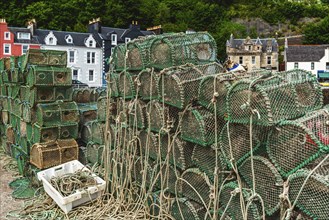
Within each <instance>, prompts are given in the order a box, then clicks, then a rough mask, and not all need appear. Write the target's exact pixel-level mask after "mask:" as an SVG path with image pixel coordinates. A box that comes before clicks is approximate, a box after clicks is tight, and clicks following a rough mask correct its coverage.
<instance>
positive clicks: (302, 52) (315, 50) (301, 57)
mask: <svg viewBox="0 0 329 220" xmlns="http://www.w3.org/2000/svg"><path fill="white" fill-rule="evenodd" d="M326 48H329V44H325V45H294V46H289V47H288V48H286V59H287V62H318V61H320V59H321V58H322V57H323V56H324V51H325V49H326Z"/></svg>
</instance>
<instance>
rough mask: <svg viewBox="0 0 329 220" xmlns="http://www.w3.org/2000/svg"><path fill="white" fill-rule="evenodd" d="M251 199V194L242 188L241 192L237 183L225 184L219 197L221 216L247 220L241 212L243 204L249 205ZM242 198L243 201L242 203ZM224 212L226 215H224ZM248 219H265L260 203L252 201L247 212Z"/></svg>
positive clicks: (235, 219)
mask: <svg viewBox="0 0 329 220" xmlns="http://www.w3.org/2000/svg"><path fill="white" fill-rule="evenodd" d="M241 194H242V195H241ZM250 197H251V195H250V192H249V191H248V190H247V189H245V188H242V190H241V189H240V188H239V186H238V184H237V183H236V182H229V183H227V184H225V185H224V186H223V188H222V191H221V192H220V195H219V200H220V203H221V207H220V210H221V215H227V217H229V218H230V219H234V220H244V219H245V218H244V213H243V211H242V210H241V203H242V202H244V204H247V202H248V201H249V199H250ZM242 198H243V201H241V199H242ZM225 209H226V211H225ZM224 211H225V213H223V212H224ZM247 219H248V220H261V219H263V218H262V210H261V209H260V207H259V205H258V201H251V203H250V206H249V209H248V211H247Z"/></svg>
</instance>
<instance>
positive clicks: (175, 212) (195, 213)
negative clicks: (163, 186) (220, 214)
mask: <svg viewBox="0 0 329 220" xmlns="http://www.w3.org/2000/svg"><path fill="white" fill-rule="evenodd" d="M206 213H207V210H206V208H205V207H204V206H203V205H200V204H199V203H197V202H194V201H193V200H190V199H188V198H177V199H176V200H175V201H174V203H173V204H172V207H171V213H170V214H171V216H172V217H173V218H174V219H176V220H179V219H182V220H184V219H191V220H204V219H210V218H209V216H207V217H206V218H205V216H206Z"/></svg>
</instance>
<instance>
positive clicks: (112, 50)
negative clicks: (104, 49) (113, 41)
mask: <svg viewBox="0 0 329 220" xmlns="http://www.w3.org/2000/svg"><path fill="white" fill-rule="evenodd" d="M113 52H114V47H112V48H111V55H112V54H113Z"/></svg>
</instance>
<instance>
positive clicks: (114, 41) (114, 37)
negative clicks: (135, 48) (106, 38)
mask: <svg viewBox="0 0 329 220" xmlns="http://www.w3.org/2000/svg"><path fill="white" fill-rule="evenodd" d="M111 41H112V43H111V44H112V45H117V35H116V34H112V35H111Z"/></svg>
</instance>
